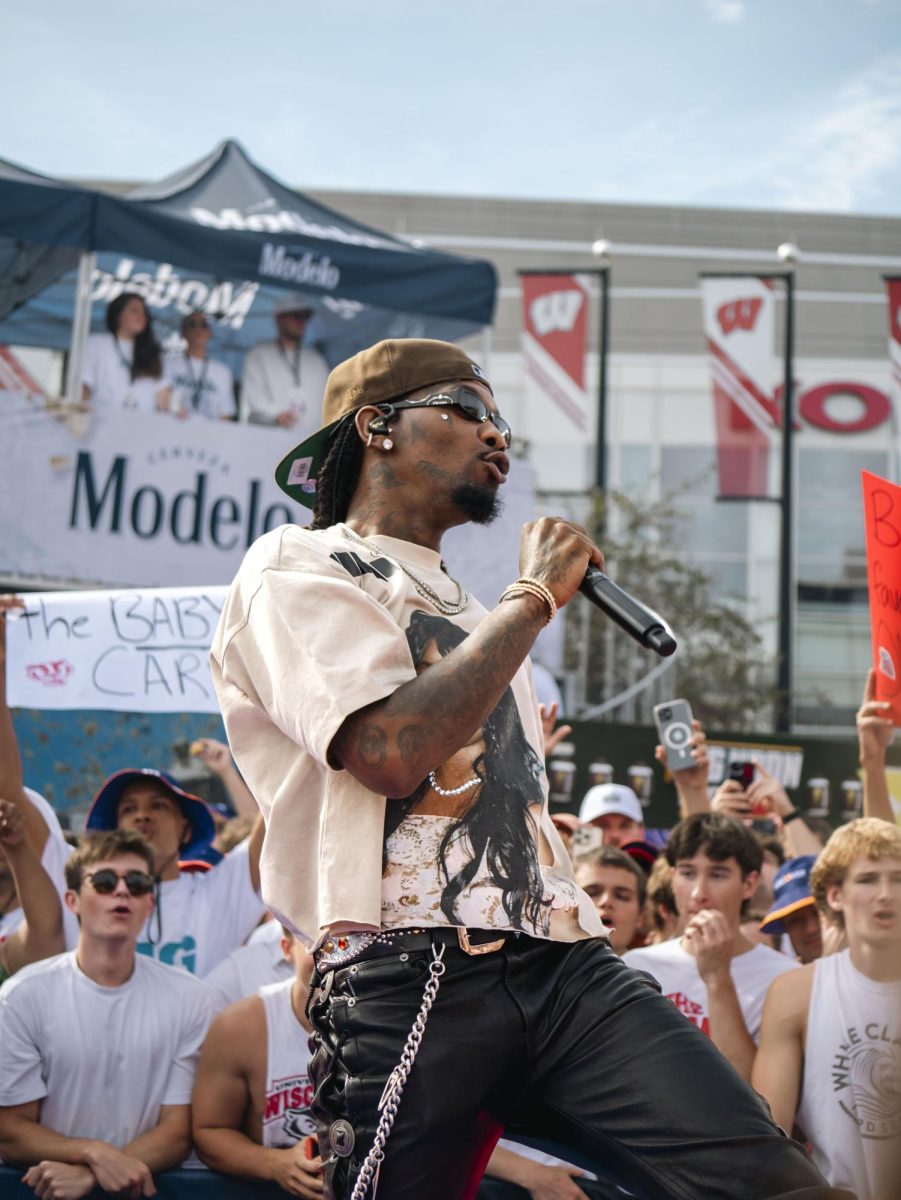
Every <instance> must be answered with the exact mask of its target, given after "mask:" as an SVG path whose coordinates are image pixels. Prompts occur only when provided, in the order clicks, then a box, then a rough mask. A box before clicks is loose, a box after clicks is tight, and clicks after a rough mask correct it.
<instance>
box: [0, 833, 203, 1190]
mask: <svg viewBox="0 0 901 1200" xmlns="http://www.w3.org/2000/svg"><path fill="white" fill-rule="evenodd" d="M152 868H153V854H152V852H151V850H150V848H149V847H148V846H147V845H146V843H145V842H144V841H143V840H142V839H141V838H140V837H138V836H137V835H136V834H134V833H124V832H121V831H113V832H109V833H100V834H94V835H92V836H89V837H86V838H85V840H84V842H83V844H82V845H81V846H80V847H79V849H78V850H77V851H76V852H75V854H73V856H72V858H71V859H70V860H69V862H68V863H67V864H66V878H67V882H68V884H69V890H68V891H67V892H66V903H67V905H69V907H70V908H71V909H72V911H73V912H74V913H76V915H77V916H78V919H79V922H80V925H81V933H80V936H79V941H78V948H77V950H75V951H71V952H69V953H67V954H61V955H58V956H57V957H56V958H50V959H47V960H45V961H44V962H40V963H35V964H34V965H32V966H30V967H26V968H25V969H24V970H23V971H20V972H19V974H18V975H16V976H15V978H13V979H12V980H10V981H9V982H8V983H6V984H5V985H4V987H3V990H2V992H0V1157H2V1160H3V1162H5V1163H7V1164H10V1165H12V1166H17V1167H27V1168H29V1170H28V1171H27V1173H26V1175H25V1177H24V1179H25V1183H26V1184H28V1185H29V1186H30V1187H33V1188H34V1189H35V1191H36V1192H37V1194H38V1195H39V1196H43V1195H45V1194H46V1195H57V1196H65V1197H66V1198H67V1200H78V1198H79V1197H81V1196H84V1195H86V1194H87V1193H88V1192H90V1191H91V1190H92V1189H93V1188H95V1187H97V1186H99V1187H101V1188H103V1189H104V1190H105V1191H107V1192H112V1193H118V1194H126V1195H129V1194H130V1195H132V1196H137V1195H141V1194H143V1195H145V1196H148V1195H151V1194H152V1193H153V1190H154V1189H153V1181H152V1175H153V1173H155V1172H158V1171H167V1170H172V1169H173V1168H174V1167H177V1166H178V1165H179V1164H180V1163H181V1162H182V1161H183V1160H184V1158H185V1157H186V1155H187V1154H188V1151H189V1149H190V1121H191V1113H190V1100H191V1088H192V1085H193V1081H194V1071H195V1068H196V1060H197V1054H198V1052H199V1049H200V1045H201V1043H202V1041H203V1037H204V1035H205V1033H206V1029H207V1025H208V1024H209V1020H210V1016H211V1006H210V999H209V994H208V992H207V989H206V987H205V985H204V984H202V983H201V982H200V981H199V980H196V979H192V978H191V977H190V976H189V975H187V974H186V973H185V972H184V971H176V970H173V969H172V968H170V967H164V966H162V965H161V964H160V963H157V962H153V961H152V960H150V959H148V958H144V957H142V956H141V955H139V954H137V953H136V942H137V938H138V933H139V931H140V929H141V926H142V925H143V924H144V922H145V921H146V920H147V917H148V915H149V913H150V910H151V908H152V907H153V876H152V874H151V871H152Z"/></svg>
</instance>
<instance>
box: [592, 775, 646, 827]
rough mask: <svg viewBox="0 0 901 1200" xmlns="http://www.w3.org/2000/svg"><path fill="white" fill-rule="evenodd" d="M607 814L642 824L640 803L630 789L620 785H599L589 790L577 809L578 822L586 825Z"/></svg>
mask: <svg viewBox="0 0 901 1200" xmlns="http://www.w3.org/2000/svg"><path fill="white" fill-rule="evenodd" d="M607 813H618V814H619V815H620V816H623V817H628V818H629V820H630V821H636V822H637V823H638V824H639V825H642V824H644V812H643V811H642V807H641V801H640V800H639V799H638V797H637V796H636V795H635V793H634V792H633V791H632V789H631V788H630V787H626V786H625V784H622V783H599V784H597V785H596V786H595V787H593V788H589V789H588V791H587V792H586V793H585V796H584V798H583V800H582V806H581V808H580V809H579V820H580V821H582V822H583V824H585V825H587V824H589V823H590V822H591V821H596V820H597V819H598V817H604V816H606V815H607Z"/></svg>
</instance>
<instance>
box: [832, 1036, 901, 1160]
mask: <svg viewBox="0 0 901 1200" xmlns="http://www.w3.org/2000/svg"><path fill="white" fill-rule="evenodd" d="M832 1091H833V1094H834V1096H835V1097H836V1098H837V1100H838V1103H839V1106H840V1107H841V1109H842V1111H843V1112H844V1113H846V1114H847V1116H849V1117H850V1118H851V1120H852V1121H853V1122H854V1124H855V1125H856V1126H857V1129H858V1132H859V1133H860V1136H861V1137H863V1138H873V1139H875V1140H879V1141H881V1140H883V1139H885V1138H893V1137H897V1135H898V1134H899V1133H901V1104H899V1101H901V1037H896V1038H893V1037H892V1036H891V1033H890V1032H889V1029H888V1026H886V1025H882V1024H881V1023H879V1022H878V1021H871V1022H869V1023H868V1024H867V1025H864V1026H863V1027H861V1028H858V1027H856V1026H854V1025H852V1026H849V1027H848V1028H847V1029H846V1030H845V1037H844V1040H843V1041H842V1042H841V1043H840V1045H839V1048H838V1050H837V1051H836V1053H835V1056H834V1058H833V1060H832Z"/></svg>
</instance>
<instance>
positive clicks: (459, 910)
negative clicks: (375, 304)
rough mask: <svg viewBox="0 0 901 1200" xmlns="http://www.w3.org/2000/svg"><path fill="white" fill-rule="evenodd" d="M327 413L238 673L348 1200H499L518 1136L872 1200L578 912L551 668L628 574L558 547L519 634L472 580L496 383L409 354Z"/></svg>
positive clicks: (398, 348) (377, 365)
mask: <svg viewBox="0 0 901 1200" xmlns="http://www.w3.org/2000/svg"><path fill="white" fill-rule="evenodd" d="M324 410H325V422H324V428H323V429H321V430H320V431H319V432H318V433H316V434H314V435H313V436H312V437H310V438H307V439H306V441H304V442H303V443H301V444H300V445H299V446H298V447H296V448H295V450H294V451H292V453H291V454H290V455H288V456H287V458H286V459H285V460H284V461H283V462H282V463H281V464H280V466H279V468H278V471H277V473H276V478H277V480H278V481H279V483H280V484H281V485H282V487H283V488H284V489H285V490H286V491H287V493H288V494H289V495H290V496H292V498H294V499H295V500H298V501H300V502H301V503H305V504H309V503H310V502H311V500H312V498H313V496H314V495H315V511H314V520H313V525H312V527H311V528H309V529H301V528H298V527H296V526H293V525H289V526H283V527H282V528H280V529H276V530H273V531H272V532H270V533H268V534H266V535H264V536H263V537H262V538H260V539H259V540H258V541H257V542H256V543H255V545H254V546H253V547H252V548H251V550H250V552H249V553H248V555H247V557H246V559H245V562H244V564H243V566H242V568H241V570H240V572H239V575H238V578H237V579H236V581H235V583H234V585H233V586H232V589H231V592H230V594H229V597H228V600H227V601H226V604H225V608H224V610H223V613H222V619H221V621H220V625H219V628H218V631H217V634H216V637H215V641H214V646H213V674H214V678H215V681H216V688H217V691H218V694H219V699H220V702H221V705H222V710H223V713H224V716H225V722H226V726H227V729H228V733H229V739H230V742H231V746H232V749H233V751H234V753H235V756H236V759H237V762H238V765H239V767H240V769H241V772H242V774H243V775H244V777H245V779H246V780H247V783H248V786H249V787H250V789H251V791H252V792H253V794H254V795H255V796H256V797H257V799H258V800H259V802H260V805H261V806H262V808H263V810H264V812H265V814H266V818H267V822H268V828H267V834H266V844H265V851H264V856H263V861H264V874H265V881H264V889H265V894H266V899H267V903H269V904H270V906H271V907H272V908H273V910H274V911H275V912H276V914H277V915H278V916H280V917H281V918H284V919H287V920H290V922H291V924H292V925H293V926H294V928H296V929H297V930H298V931H299V932H300V933H302V934H303V935H304V936H305V937H306V938H308V939H309V940H310V941H311V942H312V943H314V949H315V961H316V972H315V975H314V980H313V983H314V988H313V992H312V996H311V1016H312V1020H313V1025H314V1030H315V1042H316V1049H315V1054H314V1058H313V1062H312V1064H311V1077H312V1079H313V1082H314V1085H315V1088H316V1092H315V1100H314V1116H315V1117H316V1121H317V1128H318V1133H319V1144H320V1150H321V1153H322V1158H323V1165H324V1175H323V1177H324V1182H325V1194H326V1195H327V1196H332V1197H336V1198H337V1197H342V1198H343V1197H351V1195H353V1196H354V1197H355V1200H359V1198H360V1197H364V1196H371V1195H372V1194H373V1192H374V1190H375V1185H376V1183H377V1186H378V1195H379V1197H382V1196H384V1197H390V1198H391V1200H413V1198H414V1197H415V1198H417V1200H421V1197H422V1196H424V1195H428V1196H429V1197H430V1200H451V1198H453V1200H461V1198H462V1197H472V1196H473V1195H474V1193H475V1189H476V1186H477V1183H478V1179H479V1176H480V1174H481V1172H482V1169H483V1167H484V1164H485V1162H486V1160H487V1159H488V1156H489V1154H490V1153H491V1149H492V1147H493V1145H494V1142H495V1139H496V1138H497V1136H498V1134H499V1132H500V1130H501V1127H502V1126H503V1125H505V1124H506V1123H507V1122H513V1121H516V1123H517V1124H518V1125H519V1126H520V1129H522V1128H523V1127H525V1128H526V1129H529V1128H530V1129H532V1130H533V1131H540V1132H541V1135H542V1136H543V1137H545V1138H552V1139H554V1140H555V1141H556V1142H558V1143H559V1144H561V1145H562V1147H563V1149H564V1151H565V1153H566V1155H567V1157H570V1158H572V1159H574V1160H575V1161H580V1159H582V1160H585V1161H587V1162H590V1161H592V1160H598V1159H602V1160H603V1162H604V1164H605V1166H607V1167H609V1168H611V1169H613V1170H616V1171H618V1172H619V1174H620V1175H621V1177H622V1180H623V1182H624V1184H625V1185H626V1186H629V1185H630V1184H631V1185H632V1186H634V1187H635V1188H637V1189H638V1190H639V1191H640V1192H641V1194H642V1195H643V1196H644V1197H646V1198H647V1200H660V1198H662V1197H667V1198H675V1200H689V1197H692V1198H694V1197H698V1196H727V1195H728V1196H730V1197H735V1198H737V1200H738V1198H742V1197H746V1198H748V1200H750V1198H751V1197H754V1200H763V1198H764V1197H776V1196H786V1195H788V1194H789V1193H793V1194H794V1196H795V1197H797V1200H800V1198H801V1197H803V1198H804V1200H814V1198H815V1197H816V1198H819V1197H825V1196H830V1195H833V1194H836V1195H844V1193H831V1192H829V1191H828V1188H827V1186H826V1184H825V1183H824V1181H823V1180H822V1177H821V1176H820V1175H819V1173H818V1172H817V1170H816V1169H815V1168H814V1167H813V1166H812V1164H811V1163H810V1162H809V1161H808V1160H807V1159H806V1158H805V1156H804V1154H803V1152H802V1151H801V1150H800V1148H799V1147H797V1146H795V1145H794V1144H793V1143H792V1142H790V1141H788V1140H787V1139H785V1138H783V1137H782V1136H781V1134H780V1133H779V1132H778V1131H777V1129H776V1127H775V1126H774V1125H773V1124H772V1122H771V1121H770V1119H769V1117H768V1115H767V1114H766V1112H765V1110H764V1108H763V1106H762V1104H761V1103H760V1101H759V1099H758V1097H757V1096H756V1095H755V1094H754V1093H753V1092H752V1091H751V1090H750V1089H749V1088H748V1087H747V1086H746V1085H744V1084H743V1083H742V1082H741V1081H740V1080H739V1079H738V1077H737V1076H736V1075H735V1073H734V1072H733V1071H732V1069H731V1068H730V1067H729V1065H728V1064H727V1063H726V1061H725V1060H724V1059H723V1058H722V1056H721V1055H720V1054H719V1053H718V1051H717V1050H716V1049H715V1048H714V1047H713V1046H712V1045H710V1043H709V1042H708V1041H707V1039H705V1038H704V1037H703V1036H702V1035H701V1034H700V1033H699V1032H698V1030H696V1029H695V1028H694V1027H693V1026H692V1025H691V1023H690V1022H688V1021H686V1020H685V1019H684V1018H683V1017H682V1016H681V1015H680V1014H679V1013H678V1012H677V1011H676V1010H675V1008H674V1007H673V1006H672V1005H671V1004H670V1003H669V1002H668V1001H666V1000H664V999H663V997H662V996H660V995H659V993H658V992H657V991H656V990H655V989H654V987H653V986H652V985H651V983H650V982H649V980H648V978H647V977H646V976H645V975H643V974H641V973H639V972H635V971H631V970H630V969H629V968H627V967H626V966H624V964H623V963H622V962H621V960H620V959H619V958H618V957H617V955H615V954H614V952H613V951H612V950H611V948H610V946H609V943H608V942H607V939H606V930H605V928H604V926H603V924H602V923H601V921H600V918H599V916H598V914H597V911H596V910H595V908H594V905H593V904H592V903H591V901H590V899H589V898H588V896H586V895H585V894H584V893H583V892H581V891H580V890H579V889H578V888H577V887H576V884H575V881H574V879H573V876H572V868H571V866H570V863H569V860H568V858H567V856H566V854H565V852H564V850H563V847H562V845H561V843H560V839H559V837H558V836H557V834H556V832H555V830H554V828H553V825H552V824H551V822H550V820H549V818H548V814H547V780H546V778H545V774H544V769H543V764H542V757H541V745H542V742H541V725H540V722H539V718H538V711H537V704H536V703H535V699H534V694H533V691H532V688H531V686H530V678H529V666H528V661H527V659H528V654H529V651H530V649H531V647H532V644H533V642H534V640H535V638H536V637H537V635H538V633H539V632H540V631H541V629H542V628H543V627H544V626H545V625H546V624H547V622H548V621H549V620H551V619H552V618H553V616H554V614H555V613H556V611H557V609H558V608H559V607H562V606H563V605H564V604H566V603H567V601H569V600H570V598H571V597H572V596H573V594H574V593H575V591H576V589H577V587H578V585H579V583H580V582H581V580H582V578H583V577H584V575H585V571H586V568H587V566H588V564H589V563H590V562H591V563H596V564H598V565H600V564H601V563H602V562H603V557H602V555H601V552H600V550H599V549H598V548H597V546H595V545H594V544H593V543H592V542H591V540H590V539H589V538H588V536H587V535H586V534H585V532H584V530H582V529H580V528H578V527H576V526H573V525H571V524H569V523H568V522H566V521H563V520H557V519H551V518H544V519H542V520H540V521H537V522H533V523H529V524H528V525H526V526H525V527H524V529H523V532H522V536H521V542H520V570H521V578H520V579H519V580H517V581H516V582H515V583H512V584H511V586H510V587H509V588H508V589H507V590H506V591H505V593H504V596H503V597H502V600H501V601H500V602H499V603H498V604H497V605H496V606H495V608H494V609H493V610H492V611H491V612H486V611H485V610H484V609H483V608H481V606H480V605H479V604H478V603H477V602H476V601H475V600H473V599H472V598H471V597H470V596H469V595H468V594H467V592H466V591H465V590H464V588H463V586H462V584H459V583H457V582H456V581H455V580H454V579H452V578H451V577H450V575H449V574H448V572H447V571H446V569H445V568H444V566H443V564H442V562H441V556H440V545H441V538H442V535H443V534H444V532H445V531H446V530H447V529H449V528H451V527H452V526H454V525H461V524H464V523H466V522H468V521H475V522H477V523H484V522H487V521H489V520H490V519H491V518H492V516H493V515H494V514H495V513H496V511H497V508H498V495H497V493H498V492H499V490H500V487H501V485H502V484H503V483H504V481H505V479H506V476H507V472H508V470H509V466H510V463H509V458H508V455H507V450H508V447H509V443H510V428H509V426H508V425H507V422H506V421H505V420H504V419H503V418H502V417H501V416H500V414H499V413H498V410H497V407H496V405H495V401H494V395H493V392H492V390H491V387H490V386H489V384H488V382H487V381H486V379H485V377H484V375H483V373H482V371H481V369H480V368H479V367H478V366H477V365H476V364H475V363H473V362H472V361H471V359H469V358H468V356H467V355H466V354H464V353H463V352H462V351H461V350H460V349H459V348H458V347H456V346H453V345H449V344H447V343H443V342H435V341H426V340H418V339H417V340H414V339H410V340H401V341H386V342H380V343H379V344H378V345H376V346H373V347H371V348H370V349H368V350H364V351H362V352H361V353H359V354H357V355H355V356H354V357H353V358H351V359H349V360H347V361H346V362H344V363H341V364H340V365H339V366H338V367H336V368H335V370H333V371H332V373H331V375H330V376H329V381H328V385H327V387H326V392H325V401H324ZM405 1045H406V1048H405ZM648 1063H652V1064H653V1086H647V1079H648ZM687 1096H689V1097H690V1098H691V1099H690V1103H686V1097H687Z"/></svg>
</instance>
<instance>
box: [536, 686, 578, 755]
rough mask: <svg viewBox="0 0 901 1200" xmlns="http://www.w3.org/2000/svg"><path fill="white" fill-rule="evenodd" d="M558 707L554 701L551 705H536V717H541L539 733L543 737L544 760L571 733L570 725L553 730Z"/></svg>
mask: <svg viewBox="0 0 901 1200" xmlns="http://www.w3.org/2000/svg"><path fill="white" fill-rule="evenodd" d="M559 707H560V706H559V705H558V704H557V701H556V700H554V702H553V703H552V704H548V705H544V704H539V705H538V715H539V716H540V717H541V732H542V734H543V735H544V757H545V758H547V757H548V755H550V754H552V753H553V752H554V750H555V749H556V748H557V746H559V745H560V743H561V742H562V741H563V739H564V738H565V737H567V736H568V735H569V734H571V733H572V731H573V727H572V725H560V726H559V727H558V728H557V729H555V728H554V725H555V724H556V722H557V712H558V710H559Z"/></svg>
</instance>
